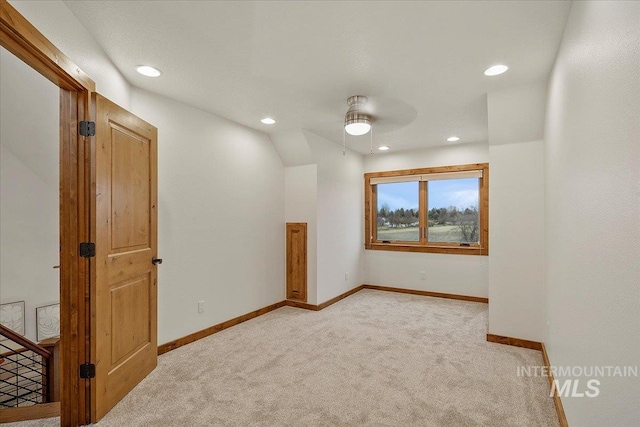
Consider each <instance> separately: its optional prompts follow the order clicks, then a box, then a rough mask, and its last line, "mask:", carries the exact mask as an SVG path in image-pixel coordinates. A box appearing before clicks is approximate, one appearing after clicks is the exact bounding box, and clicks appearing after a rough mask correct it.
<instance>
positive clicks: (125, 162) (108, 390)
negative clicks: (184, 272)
mask: <svg viewBox="0 0 640 427" xmlns="http://www.w3.org/2000/svg"><path fill="white" fill-rule="evenodd" d="M94 103H95V109H96V172H95V180H96V257H95V263H96V286H95V289H94V290H92V291H94V292H95V294H94V295H93V298H92V300H93V302H94V303H95V311H94V312H95V323H94V326H95V330H94V331H95V332H94V339H93V342H92V344H93V349H94V352H93V354H94V360H95V365H96V377H95V379H94V383H93V385H94V387H92V391H93V393H92V412H93V414H92V415H93V416H92V418H93V421H94V422H96V421H98V420H99V419H100V418H102V417H103V416H104V415H105V414H106V413H107V412H108V411H109V410H110V409H111V408H112V407H113V406H114V405H115V404H116V403H118V402H119V401H120V399H122V398H123V397H124V396H125V395H126V394H127V393H128V392H129V391H130V390H131V389H132V388H133V387H135V386H136V384H138V383H139V382H140V381H141V380H142V379H143V378H144V377H145V376H146V375H147V374H149V372H151V371H152V370H153V369H154V368H155V367H156V364H157V354H158V341H157V267H156V262H157V261H155V258H156V257H157V246H158V245H157V242H158V238H157V208H156V207H157V198H158V196H157V129H156V128H155V127H153V126H151V125H150V124H148V123H146V122H144V121H143V120H141V119H139V118H138V117H136V116H134V115H133V114H131V113H129V112H128V111H126V110H124V109H123V108H121V107H119V106H117V105H116V104H114V103H113V102H111V101H109V100H108V99H106V98H104V97H102V96H100V95H97V94H96V95H94Z"/></svg>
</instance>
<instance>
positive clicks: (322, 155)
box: [303, 130, 364, 304]
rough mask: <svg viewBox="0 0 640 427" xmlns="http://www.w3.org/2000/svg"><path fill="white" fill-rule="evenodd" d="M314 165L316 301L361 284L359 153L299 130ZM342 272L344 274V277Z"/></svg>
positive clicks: (361, 226)
mask: <svg viewBox="0 0 640 427" xmlns="http://www.w3.org/2000/svg"><path fill="white" fill-rule="evenodd" d="M303 134H304V136H305V139H306V140H307V143H308V144H309V147H310V149H311V153H312V155H313V159H314V160H315V161H316V163H317V165H318V303H319V304H321V303H323V302H325V301H327V300H329V299H331V298H333V297H335V296H338V295H340V294H342V293H344V292H346V291H348V290H350V289H353V288H355V287H356V286H359V285H361V284H362V283H363V277H364V275H363V263H362V254H363V249H362V248H363V245H364V237H363V232H364V193H363V186H364V181H363V173H364V171H363V162H362V155H360V154H358V153H355V152H353V151H351V150H347V152H346V156H343V155H342V147H340V146H339V145H337V144H335V143H333V142H331V141H329V140H327V139H325V138H323V137H321V136H318V135H316V134H314V133H312V132H308V131H306V130H305V131H303ZM345 273H346V277H345Z"/></svg>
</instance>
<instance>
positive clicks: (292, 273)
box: [287, 222, 307, 302]
mask: <svg viewBox="0 0 640 427" xmlns="http://www.w3.org/2000/svg"><path fill="white" fill-rule="evenodd" d="M287 299H293V300H298V301H304V302H306V301H307V224H306V223H304V222H288V223H287Z"/></svg>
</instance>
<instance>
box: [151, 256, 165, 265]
mask: <svg viewBox="0 0 640 427" xmlns="http://www.w3.org/2000/svg"><path fill="white" fill-rule="evenodd" d="M151 264H153V265H158V264H162V258H156V257H154V258H153V259H152V260H151Z"/></svg>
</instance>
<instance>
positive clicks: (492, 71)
mask: <svg viewBox="0 0 640 427" xmlns="http://www.w3.org/2000/svg"><path fill="white" fill-rule="evenodd" d="M508 69H509V67H507V66H506V65H494V66H493V67H489V68H487V69H486V70H485V72H484V75H485V76H497V75H498V74H502V73H504V72H506V71H507V70H508Z"/></svg>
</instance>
